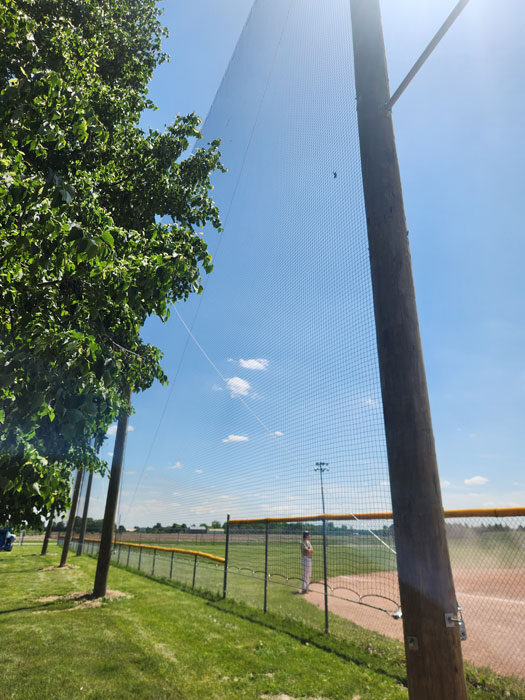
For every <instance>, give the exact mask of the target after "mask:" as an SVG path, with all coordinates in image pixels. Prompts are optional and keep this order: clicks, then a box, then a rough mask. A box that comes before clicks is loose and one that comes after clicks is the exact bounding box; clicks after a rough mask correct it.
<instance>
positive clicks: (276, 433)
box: [274, 430, 283, 437]
mask: <svg viewBox="0 0 525 700" xmlns="http://www.w3.org/2000/svg"><path fill="white" fill-rule="evenodd" d="M274 435H277V437H282V435H283V433H281V431H280V430H276V431H275V433H274Z"/></svg>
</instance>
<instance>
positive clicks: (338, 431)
mask: <svg viewBox="0 0 525 700" xmlns="http://www.w3.org/2000/svg"><path fill="white" fill-rule="evenodd" d="M203 135H204V138H205V140H208V141H210V140H212V139H215V138H220V139H221V140H222V146H221V150H222V154H223V156H222V160H223V162H224V164H225V166H226V167H227V168H228V174H227V175H220V176H218V177H217V178H215V180H214V186H215V191H214V199H215V201H216V202H217V204H218V205H219V208H220V211H221V215H222V219H223V224H224V233H222V234H220V239H217V238H216V236H215V232H214V231H210V232H205V233H206V235H207V234H208V233H209V241H210V248H211V251H212V253H213V257H214V263H215V269H214V271H213V273H212V274H211V275H210V276H209V278H208V279H207V280H206V282H205V291H204V294H203V295H202V297H200V298H198V299H190V300H189V301H188V302H186V303H185V304H179V305H177V306H176V307H175V308H174V309H173V313H172V321H171V326H170V327H171V331H172V335H171V336H170V351H171V353H172V355H173V356H175V357H176V362H175V369H174V372H173V373H172V374H171V376H170V379H171V381H172V388H171V389H170V393H169V400H170V401H171V404H170V411H169V412H168V411H167V404H166V405H165V406H163V407H160V406H159V407H157V406H154V407H151V406H148V410H149V413H150V414H151V415H153V413H154V411H155V410H157V409H159V416H160V417H159V418H158V423H156V424H154V425H151V424H150V423H151V420H153V419H151V420H150V423H148V426H149V429H150V432H152V433H153V438H152V440H153V442H155V440H156V445H155V453H156V458H155V460H153V459H152V458H151V455H152V451H153V442H152V444H151V445H150V444H145V445H144V446H143V448H144V449H143V451H142V452H141V453H140V454H138V453H135V454H133V455H132V457H131V459H130V458H129V455H128V456H127V461H128V469H127V471H124V478H123V483H122V490H121V496H120V502H119V514H118V523H117V524H118V525H122V526H123V527H125V528H127V529H132V528H134V527H135V529H136V530H137V532H135V533H132V532H126V533H119V535H118V536H119V541H120V542H124V541H128V544H126V545H125V544H119V545H117V546H116V548H115V552H114V558H117V559H118V558H119V557H120V559H119V563H124V564H128V556H129V566H133V567H136V568H138V566H140V568H141V569H142V567H143V566H146V567H147V568H148V569H153V567H154V568H155V572H156V573H157V572H158V571H160V570H162V571H163V572H166V571H168V574H169V577H173V578H176V577H177V576H179V574H178V573H176V572H177V571H180V572H181V573H180V576H181V577H183V573H182V572H186V573H185V574H184V577H185V578H181V580H184V581H185V582H189V583H191V582H192V577H193V568H192V567H193V566H194V564H195V562H196V561H197V579H198V580H199V572H201V573H202V575H203V576H204V572H205V571H206V569H205V567H206V566H211V567H212V569H210V572H208V573H209V574H210V577H211V576H212V573H211V572H212V571H213V576H216V578H214V579H213V581H214V583H213V586H211V584H210V586H211V589H212V590H215V591H220V590H222V586H223V580H222V578H221V575H222V574H221V573H220V572H219V570H220V569H221V565H220V563H216V564H213V565H209V564H206V563H202V565H201V563H200V557H197V559H192V555H184V554H180V553H176V552H175V553H166V552H165V551H164V550H163V549H162V547H169V545H174V546H176V547H179V548H188V549H191V548H193V549H197V548H198V549H199V550H203V551H206V552H208V553H209V554H212V555H216V556H220V557H223V556H225V554H226V552H225V542H226V534H225V533H220V532H215V533H209V534H205V533H204V532H198V531H197V530H198V528H199V527H201V526H203V525H204V524H207V525H208V526H209V525H210V524H212V523H214V529H215V530H220V529H222V526H223V524H224V520H225V514H226V513H227V512H230V513H233V514H235V519H232V520H231V521H230V524H229V528H230V530H229V551H228V566H227V571H226V573H227V593H228V595H229V596H230V595H231V596H233V597H235V598H237V599H239V600H242V601H245V602H247V603H250V604H253V605H256V606H261V605H262V606H263V607H266V608H267V609H271V610H276V611H281V612H283V613H284V614H287V615H292V616H297V617H298V618H300V619H304V620H305V621H307V622H308V623H309V624H312V625H314V626H317V627H319V628H320V629H326V628H327V627H329V629H330V632H332V633H334V634H341V635H346V636H348V635H350V634H360V630H361V629H372V630H375V631H377V632H380V633H382V634H385V635H389V636H392V637H395V638H400V635H401V627H402V626H401V622H400V620H399V619H396V617H394V616H395V615H396V613H397V612H398V610H399V592H398V586H397V573H396V556H395V546H394V542H393V537H392V520H391V516H390V511H391V507H392V505H391V499H390V488H389V486H390V483H389V473H388V464H387V451H386V441H385V432H384V424H383V405H382V398H381V387H380V379H379V368H378V357H377V348H376V332H375V323H374V311H373V299H372V288H371V279H370V264H369V251H368V238H367V226H366V216H365V208H364V199H363V183H362V176H361V162H360V149H359V138H358V125H357V115H356V90H355V84H354V68H353V47H352V28H351V21H350V8H349V3H348V0H332V2H330V3H328V4H326V3H324V4H323V3H320V2H318V0H256V2H255V3H254V4H253V7H252V10H251V13H250V15H249V17H248V20H247V23H246V26H245V28H244V30H243V32H242V35H241V37H240V39H239V42H238V45H237V48H236V50H235V52H234V54H233V56H232V59H231V61H230V64H229V66H228V69H227V71H226V74H225V76H224V78H223V81H222V83H221V86H220V89H219V91H218V93H217V96H216V98H215V100H214V103H213V105H212V108H211V110H210V113H209V116H208V118H207V120H206V123H205V125H204V128H203ZM148 420H149V416H148ZM162 421H164V422H162ZM144 442H146V441H144ZM141 449H142V446H141ZM130 462H131V464H130ZM96 482H97V484H96V485H95V487H94V494H93V498H92V507H91V510H90V515H91V516H92V517H93V518H100V517H101V516H102V512H103V505H104V486H105V483H104V481H103V480H101V479H98V480H96ZM312 513H314V514H317V515H315V516H312V515H311V514H312ZM323 513H328V514H329V515H324V516H323ZM363 514H365V515H363ZM366 514H368V515H366ZM371 514H374V515H373V517H372V515H371ZM275 516H279V517H278V518H276V519H273V520H272V518H275ZM494 517H496V516H494ZM520 518H523V515H520V516H518V515H516V516H511V515H508V516H505V518H502V517H498V519H497V520H492V519H491V518H490V517H489V515H488V514H485V515H480V516H479V520H476V519H475V518H472V517H470V516H467V515H465V514H463V515H461V516H454V517H453V516H450V517H449V519H448V520H447V531H448V535H449V543H450V549H451V555H452V560H453V568H454V572H455V573H456V575H457V576H458V581H459V583H458V600H459V603H460V604H461V606H462V608H463V612H464V616H465V618H466V619H467V628H469V624H470V627H471V629H474V628H475V624H474V623H473V622H470V621H469V618H477V616H478V612H479V610H478V608H475V607H473V606H476V605H481V604H483V605H486V606H489V608H490V610H491V611H492V612H491V613H490V616H491V618H490V619H492V621H493V627H494V631H492V632H490V633H487V634H483V633H482V632H483V630H482V631H481V632H480V634H479V635H478V637H476V634H477V633H476V634H474V631H472V632H470V631H469V637H468V639H467V640H466V641H465V643H464V647H463V648H464V652H465V656H466V658H467V659H469V658H470V659H471V660H472V661H473V662H474V663H480V664H486V665H489V666H491V667H493V668H494V669H495V670H498V671H502V672H509V673H515V674H519V673H522V671H521V670H520V668H518V667H517V665H516V659H520V653H521V658H523V653H524V652H523V636H522V632H520V629H518V627H517V626H516V623H515V620H520V619H521V618H520V611H521V610H522V609H523V608H524V607H525V606H524V605H523V593H520V592H519V583H520V581H521V591H523V589H524V588H525V585H524V584H523V570H524V565H523V539H522V538H523V520H522V519H521V520H520ZM246 519H249V520H251V522H250V523H247V522H242V520H246ZM161 523H162V524H163V525H164V529H166V527H167V526H169V528H170V529H171V530H172V532H163V533H162V534H161V533H153V532H147V531H146V530H147V529H149V530H151V529H154V527H155V524H159V525H160V524H161ZM172 524H173V525H172ZM496 525H498V526H500V525H501V526H502V527H504V528H508V529H506V530H504V531H502V532H499V531H496V530H494V529H491V528H493V527H495V526H496ZM267 526H268V535H266V527H267ZM305 527H306V528H307V529H309V531H310V536H311V542H312V545H313V548H314V556H313V564H312V576H311V585H310V591H309V592H308V593H307V594H306V595H304V596H303V595H299V594H298V593H297V591H298V589H300V588H301V586H302V569H301V559H300V556H299V543H300V540H301V536H302V532H303V530H304V529H305ZM520 528H521V529H520ZM157 529H160V528H157ZM189 529H191V530H193V532H191V533H190V532H188V530H189ZM132 542H133V544H145V545H156V548H155V549H153V550H150V549H148V548H145V549H144V548H140V547H139V548H137V547H133V546H131V543H132ZM90 546H91V549H92V550H93V553H95V551H94V550H96V544H93V543H92V544H91V545H90ZM126 548H127V549H126ZM155 552H156V554H155ZM498 552H500V554H501V556H500V554H498ZM172 555H173V557H175V560H176V561H178V560H180V567H175V569H174V572H170V571H169V568H170V564H171V557H172ZM123 559H124V562H123ZM325 559H326V567H325ZM203 562H204V560H203ZM159 567H161V568H159ZM199 567H200V568H199ZM465 571H466V572H471V573H472V574H473V576H474V578H472V580H471V579H470V578H469V577H468V573H464V572H465ZM218 572H219V573H218ZM488 572H492V574H490V575H492V576H493V580H492V581H489V578H490V575H489V573H488ZM159 575H160V574H159ZM162 575H166V574H165V573H164V574H162ZM483 577H485V578H483ZM205 578H206V577H204V578H203V579H202V580H203V581H205ZM476 581H477V583H476ZM203 585H204V583H203ZM476 586H477V588H476ZM514 589H516V590H514ZM513 591H514V592H513ZM476 596H477V597H476ZM327 600H328V601H329V603H328V612H329V615H328V619H327V617H326V616H325V607H326V606H325V603H326V601H327ZM498 606H499V607H498ZM509 606H510V607H509ZM469 608H470V610H473V611H474V612H472V613H471V612H470V610H469ZM489 608H487V610H488V609H489ZM484 609H485V608H483V609H482V610H481V612H479V619H480V620H484V619H485V618H484V613H483V610H484ZM503 620H508V624H509V625H511V627H510V628H509V629H511V630H512V631H511V633H510V634H507V633H506V631H505V624H507V623H503V622H502V621H503ZM476 624H477V623H476ZM480 625H482V626H483V623H482V622H481V623H480ZM497 625H500V626H501V629H502V630H503V631H502V632H501V633H500V632H497V630H496V627H497ZM521 627H522V628H525V627H524V626H523V625H521ZM485 629H488V628H485ZM476 638H478V641H477V642H475V643H474V640H475V639H476ZM496 640H497V643H496ZM496 646H497V647H498V649H499V650H500V651H499V652H497V649H495V647H496ZM474 647H475V648H476V649H477V650H479V649H484V651H483V653H481V652H478V651H476V653H475V654H474V653H471V652H470V651H469V650H470V649H473V648H474Z"/></svg>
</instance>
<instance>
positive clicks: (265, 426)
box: [174, 307, 396, 554]
mask: <svg viewBox="0 0 525 700" xmlns="http://www.w3.org/2000/svg"><path fill="white" fill-rule="evenodd" d="M174 311H175V313H176V314H177V316H178V317H179V320H180V322H181V323H182V325H183V326H184V328H185V329H186V331H187V333H188V335H189V336H190V337H191V339H192V340H193V342H194V343H195V345H196V346H197V347H198V348H199V350H200V351H201V353H202V354H203V356H204V357H205V358H206V360H207V361H208V362H209V363H210V365H211V366H212V367H213V369H214V370H215V372H217V374H218V376H219V377H220V378H221V379H222V381H223V382H224V384H225V385H226V386H228V380H227V378H226V377H225V376H224V374H223V373H222V372H221V370H220V369H219V368H218V367H217V365H216V364H215V362H214V361H213V360H212V359H211V357H210V356H209V355H208V353H207V352H206V350H205V349H204V348H203V347H202V345H201V344H200V343H199V341H198V340H197V338H196V337H195V336H194V335H193V333H192V332H191V330H190V329H189V328H188V326H187V325H186V323H185V321H184V319H183V318H182V316H181V315H180V313H179V311H178V309H177V308H176V307H174ZM238 398H239V400H240V402H241V403H242V405H243V406H244V407H245V408H247V409H248V411H249V412H250V413H251V414H252V416H253V417H254V418H255V420H256V421H257V422H258V423H259V424H260V425H261V426H262V427H263V428H264V430H265V431H266V432H267V433H268V435H270V436H271V437H272V438H273V439H274V440H277V436H276V435H275V431H273V430H271V429H270V428H269V427H268V426H267V425H266V423H265V422H264V421H263V420H262V418H260V417H259V416H258V415H257V413H255V411H254V410H253V408H252V407H251V406H249V405H248V403H247V402H246V401H245V400H244V399H243V397H242V396H239V397H238ZM277 444H278V445H279V447H280V448H281V449H282V450H284V451H285V452H286V453H287V454H288V455H289V456H290V457H291V458H292V459H293V460H294V461H295V463H296V464H297V465H298V466H299V467H301V468H302V469H306V468H307V467H306V466H305V465H304V464H302V463H301V461H300V460H299V458H298V457H297V455H295V454H294V453H293V452H292V451H291V450H289V449H288V448H287V447H286V445H283V443H282V441H281V440H277ZM349 515H351V516H352V518H354V519H355V520H357V521H358V522H361V521H360V520H359V518H358V517H357V516H356V515H354V514H353V513H349ZM263 520H264V518H261V522H262V521H263ZM365 529H366V530H367V531H368V532H370V534H371V535H373V536H374V537H375V538H376V540H378V541H379V542H381V544H382V545H384V546H385V547H386V548H387V549H389V550H390V551H391V552H393V553H394V554H396V551H395V549H392V547H391V546H390V545H389V544H387V543H386V542H383V540H382V539H381V538H380V537H379V536H378V535H376V533H375V532H373V531H372V530H370V529H368V528H365Z"/></svg>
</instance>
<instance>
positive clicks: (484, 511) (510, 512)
mask: <svg viewBox="0 0 525 700" xmlns="http://www.w3.org/2000/svg"><path fill="white" fill-rule="evenodd" d="M443 514H444V516H445V518H507V517H515V516H520V515H521V516H525V507H522V508H467V509H464V510H444V511H443ZM312 520H392V513H391V512H377V513H343V514H338V515H333V514H329V513H325V514H324V515H322V514H321V515H300V516H297V517H295V518H294V517H290V516H286V517H283V518H236V519H233V518H232V519H231V520H230V521H229V522H230V525H249V524H250V523H266V522H268V523H291V522H294V523H297V522H311V521H312Z"/></svg>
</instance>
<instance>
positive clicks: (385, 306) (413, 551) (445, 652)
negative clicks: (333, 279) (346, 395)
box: [351, 0, 467, 700]
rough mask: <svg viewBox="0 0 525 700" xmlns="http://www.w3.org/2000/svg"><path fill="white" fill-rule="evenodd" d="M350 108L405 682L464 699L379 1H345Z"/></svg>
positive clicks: (433, 696)
mask: <svg viewBox="0 0 525 700" xmlns="http://www.w3.org/2000/svg"><path fill="white" fill-rule="evenodd" d="M351 12H352V34H353V45H354V64H355V81H356V91H357V115H358V122H359V140H360V147H361V165H362V175H363V189H364V197H365V206H366V217H367V226H368V242H369V251H370V265H371V275H372V287H373V296H374V312H375V321H376V335H377V347H378V357H379V368H380V375H381V390H382V397H383V411H384V421H385V431H386V441H387V453H388V464H389V470H390V488H391V493H392V510H393V517H394V533H395V542H396V549H397V564H398V576H399V588H400V596H401V608H402V611H403V626H404V635H405V650H406V659H407V673H408V689H409V696H410V698H411V699H412V700H466V698H467V693H466V685H465V677H464V673H463V662H462V656H461V647H460V639H459V630H458V626H457V623H456V622H455V621H453V620H452V621H450V619H449V623H448V624H449V625H451V626H447V623H446V617H445V616H446V615H449V616H450V614H451V615H452V617H453V618H454V617H456V614H457V602H456V596H455V592H454V583H453V580H452V571H451V567H450V558H449V553H448V546H447V539H446V532H445V523H444V519H443V505H442V502H441V491H440V485H439V476H438V469H437V460H436V454H435V447H434V437H433V432H432V423H431V417H430V406H429V400H428V392H427V384H426V377H425V368H424V364H423V353H422V348H421V339H420V335H419V324H418V319H417V310H416V302H415V294H414V284H413V279H412V269H411V262H410V251H409V246H408V232H407V228H406V222H405V213H404V206H403V196H402V191H401V180H400V176H399V166H398V162H397V154H396V147H395V140H394V130H393V125H392V117H391V113H390V111H389V110H387V109H386V108H385V105H386V104H387V102H388V100H389V97H390V94H389V86H388V76H387V68H386V57H385V49H384V42H383V30H382V26H381V14H380V9H379V0H351Z"/></svg>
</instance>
